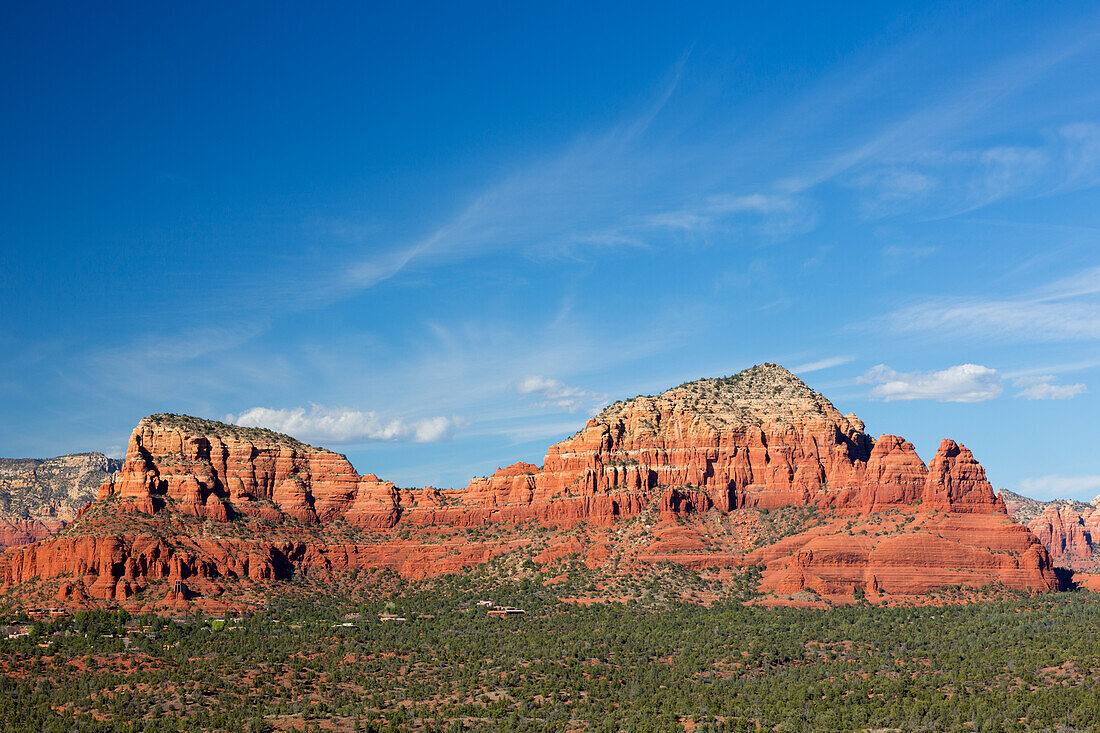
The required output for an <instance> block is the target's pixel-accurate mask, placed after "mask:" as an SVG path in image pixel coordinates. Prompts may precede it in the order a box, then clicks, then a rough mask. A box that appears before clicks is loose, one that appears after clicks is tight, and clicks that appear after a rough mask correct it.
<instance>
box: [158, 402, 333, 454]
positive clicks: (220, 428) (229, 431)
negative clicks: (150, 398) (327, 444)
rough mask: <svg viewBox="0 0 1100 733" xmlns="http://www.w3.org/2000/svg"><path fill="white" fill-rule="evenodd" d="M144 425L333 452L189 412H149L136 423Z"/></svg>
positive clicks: (287, 437) (266, 429)
mask: <svg viewBox="0 0 1100 733" xmlns="http://www.w3.org/2000/svg"><path fill="white" fill-rule="evenodd" d="M146 426H147V427H157V428H168V429H176V430H179V431H180V432H183V433H187V434H190V435H202V436H205V437H207V438H218V439H220V440H234V441H249V442H252V443H264V444H268V445H278V446H286V447H288V448H295V449H299V450H313V451H322V452H325V453H334V452H335V451H331V450H329V449H328V448H322V447H318V446H313V445H309V444H307V443H303V442H302V441H300V440H298V439H297V438H292V437H291V436H289V435H286V434H285V433H277V432H275V431H274V430H269V429H268V428H250V427H245V426H243V425H233V424H231V423H224V422H221V421H220V420H208V419H206V418H203V417H194V416H192V415H176V414H173V413H170V412H168V413H162V414H157V415H149V416H148V417H144V418H142V419H141V422H140V423H138V427H146Z"/></svg>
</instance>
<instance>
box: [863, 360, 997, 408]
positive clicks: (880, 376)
mask: <svg viewBox="0 0 1100 733" xmlns="http://www.w3.org/2000/svg"><path fill="white" fill-rule="evenodd" d="M859 381H860V382H862V383H863V384H873V385H875V386H874V387H872V388H871V396H872V397H877V398H879V399H882V400H885V401H887V402H892V401H894V400H936V401H937V402H984V401H985V400H991V399H993V398H994V397H996V396H997V395H999V394H1000V393H1001V391H1002V389H1003V387H1002V386H1001V377H1000V375H999V374H997V370H995V369H990V368H989V367H984V366H981V365H980V364H959V365H957V366H953V367H949V368H947V369H943V370H941V371H938V372H911V373H908V374H903V373H901V372H897V371H894V370H893V369H891V368H890V367H888V366H886V365H885V364H879V365H878V366H875V367H872V368H871V369H870V370H868V372H867V373H866V374H864V375H863V376H862V377H860V378H859Z"/></svg>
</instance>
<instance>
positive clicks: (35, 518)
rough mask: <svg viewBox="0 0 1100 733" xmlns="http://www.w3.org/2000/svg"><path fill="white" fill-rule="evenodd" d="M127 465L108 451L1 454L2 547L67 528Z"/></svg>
mask: <svg viewBox="0 0 1100 733" xmlns="http://www.w3.org/2000/svg"><path fill="white" fill-rule="evenodd" d="M121 465H122V462H121V461H117V460H114V459H111V458H108V457H107V456H105V455H103V454H102V453H74V454H71V455H65V456H58V457H57V458H0V547H11V546H13V545H24V544H27V543H29V542H35V541H36V540H40V539H43V538H45V537H48V536H49V535H51V534H53V533H54V532H57V531H58V530H60V529H61V528H63V527H64V526H65V525H66V524H68V523H69V522H71V521H72V520H73V519H75V518H76V516H77V514H79V512H80V509H81V508H82V507H84V506H85V505H86V504H87V503H88V502H90V501H92V500H93V499H95V498H96V490H97V488H98V487H99V485H100V484H102V483H103V482H104V481H105V480H106V479H107V478H108V476H110V475H111V474H112V473H114V472H116V471H118V470H119V468H120V467H121Z"/></svg>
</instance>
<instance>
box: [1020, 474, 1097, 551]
mask: <svg viewBox="0 0 1100 733" xmlns="http://www.w3.org/2000/svg"><path fill="white" fill-rule="evenodd" d="M1000 495H1001V497H1002V498H1003V500H1004V503H1005V505H1006V507H1007V509H1008V512H1009V514H1011V515H1012V517H1013V518H1014V519H1015V520H1016V521H1018V522H1020V523H1021V524H1024V525H1026V526H1027V527H1028V529H1030V530H1031V531H1032V533H1034V534H1035V536H1036V537H1038V538H1039V541H1040V542H1042V543H1043V546H1044V547H1046V548H1047V551H1048V552H1049V553H1050V556H1051V559H1052V560H1053V562H1054V564H1055V565H1057V566H1058V567H1063V568H1069V569H1071V570H1091V571H1096V570H1100V511H1098V510H1097V507H1098V506H1100V497H1097V498H1096V499H1094V500H1093V501H1092V502H1091V503H1085V502H1083V501H1067V500H1064V499H1055V500H1053V501H1036V500H1035V499H1029V498H1028V497H1026V496H1021V495H1020V494H1017V493H1014V492H1012V491H1008V490H1002V491H1001V494H1000Z"/></svg>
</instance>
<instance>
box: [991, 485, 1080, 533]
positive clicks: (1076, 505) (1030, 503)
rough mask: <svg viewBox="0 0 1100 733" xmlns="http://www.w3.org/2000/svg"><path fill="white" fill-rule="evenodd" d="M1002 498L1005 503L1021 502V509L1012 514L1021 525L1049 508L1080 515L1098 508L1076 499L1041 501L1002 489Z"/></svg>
mask: <svg viewBox="0 0 1100 733" xmlns="http://www.w3.org/2000/svg"><path fill="white" fill-rule="evenodd" d="M1001 498H1002V499H1004V500H1005V501H1014V502H1019V505H1020V506H1019V508H1018V509H1017V510H1016V511H1014V512H1013V513H1012V518H1013V519H1015V520H1016V521H1017V522H1019V523H1020V524H1025V525H1026V524H1027V523H1028V522H1030V521H1031V520H1032V519H1035V517H1037V516H1039V515H1040V514H1042V513H1043V512H1044V511H1046V509H1047V507H1052V506H1053V507H1055V508H1056V509H1064V508H1069V509H1072V510H1073V511H1075V512H1077V513H1078V514H1080V513H1082V512H1086V511H1094V510H1095V509H1096V507H1095V506H1094V505H1093V504H1090V503H1088V502H1085V501H1077V500H1075V499H1051V500H1049V501H1039V500H1038V499H1032V498H1030V497H1027V496H1023V495H1021V494H1017V493H1016V492H1015V491H1009V490H1008V489H1001Z"/></svg>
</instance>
